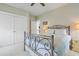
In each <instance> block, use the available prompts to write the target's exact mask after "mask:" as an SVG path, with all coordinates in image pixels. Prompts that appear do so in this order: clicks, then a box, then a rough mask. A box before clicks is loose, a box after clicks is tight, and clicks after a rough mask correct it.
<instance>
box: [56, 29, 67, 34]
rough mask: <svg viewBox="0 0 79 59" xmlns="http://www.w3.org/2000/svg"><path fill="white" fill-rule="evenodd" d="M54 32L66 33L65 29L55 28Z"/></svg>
mask: <svg viewBox="0 0 79 59" xmlns="http://www.w3.org/2000/svg"><path fill="white" fill-rule="evenodd" d="M55 34H67V33H66V29H55Z"/></svg>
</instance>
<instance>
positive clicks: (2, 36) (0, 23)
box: [0, 14, 13, 47]
mask: <svg viewBox="0 0 79 59" xmlns="http://www.w3.org/2000/svg"><path fill="white" fill-rule="evenodd" d="M12 25H13V18H12V16H10V15H6V14H0V47H2V46H5V45H9V44H12V43H13V41H12V35H13V33H12V31H13V30H12V28H13V26H12Z"/></svg>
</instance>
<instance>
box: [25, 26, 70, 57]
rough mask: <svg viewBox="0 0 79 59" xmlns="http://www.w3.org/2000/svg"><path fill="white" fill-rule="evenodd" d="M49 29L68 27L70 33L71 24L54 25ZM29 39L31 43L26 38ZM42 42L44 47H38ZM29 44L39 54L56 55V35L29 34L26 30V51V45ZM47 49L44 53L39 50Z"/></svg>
mask: <svg viewBox="0 0 79 59" xmlns="http://www.w3.org/2000/svg"><path fill="white" fill-rule="evenodd" d="M48 28H49V29H67V31H68V35H70V26H63V25H54V26H51V27H48ZM27 39H28V40H29V44H27V43H26V40H27ZM40 44H42V45H43V47H40V48H39V47H38V46H39V45H40ZM26 45H27V46H28V47H29V48H30V49H31V50H32V51H33V52H34V53H36V54H37V55H38V56H54V35H51V36H46V35H33V34H32V35H28V34H26V32H24V51H26V49H25V46H26ZM41 49H42V50H43V51H44V50H45V51H46V52H44V53H43V54H42V53H41V52H43V51H41V52H39V50H41Z"/></svg>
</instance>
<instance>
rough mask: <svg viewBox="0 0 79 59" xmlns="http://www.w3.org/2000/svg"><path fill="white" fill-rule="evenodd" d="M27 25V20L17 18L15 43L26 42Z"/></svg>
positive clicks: (20, 17)
mask: <svg viewBox="0 0 79 59" xmlns="http://www.w3.org/2000/svg"><path fill="white" fill-rule="evenodd" d="M25 25H26V18H25V17H22V16H15V30H14V32H15V34H14V35H15V43H17V42H18V43H19V42H23V41H24V31H25Z"/></svg>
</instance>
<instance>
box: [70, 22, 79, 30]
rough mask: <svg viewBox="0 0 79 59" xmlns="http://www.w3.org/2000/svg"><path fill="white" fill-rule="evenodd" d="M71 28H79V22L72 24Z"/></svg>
mask: <svg viewBox="0 0 79 59" xmlns="http://www.w3.org/2000/svg"><path fill="white" fill-rule="evenodd" d="M71 28H72V29H75V30H79V23H74V24H72V26H71Z"/></svg>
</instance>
